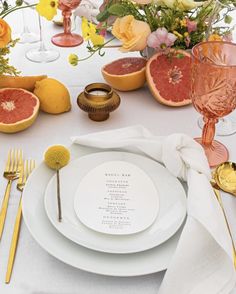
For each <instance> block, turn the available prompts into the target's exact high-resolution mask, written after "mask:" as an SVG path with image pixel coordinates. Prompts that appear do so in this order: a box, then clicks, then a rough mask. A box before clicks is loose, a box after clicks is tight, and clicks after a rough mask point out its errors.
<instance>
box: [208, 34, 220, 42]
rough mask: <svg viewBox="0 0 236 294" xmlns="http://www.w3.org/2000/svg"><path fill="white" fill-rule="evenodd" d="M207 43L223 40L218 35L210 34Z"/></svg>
mask: <svg viewBox="0 0 236 294" xmlns="http://www.w3.org/2000/svg"><path fill="white" fill-rule="evenodd" d="M208 41H223V39H222V38H221V36H219V35H218V34H211V35H210V36H209V38H208Z"/></svg>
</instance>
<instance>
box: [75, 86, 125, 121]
mask: <svg viewBox="0 0 236 294" xmlns="http://www.w3.org/2000/svg"><path fill="white" fill-rule="evenodd" d="M77 104H78V106H79V107H80V108H81V109H82V110H83V111H85V112H87V113H88V117H89V118H90V119H91V120H93V121H105V120H107V119H108V118H109V116H110V112H112V111H114V110H116V109H117V108H118V107H119V105H120V97H119V95H118V94H117V93H116V92H115V91H114V90H113V89H112V88H111V87H110V86H109V85H107V84H104V83H93V84H90V85H87V86H86V87H85V89H84V91H83V92H82V93H80V94H79V96H78V98H77Z"/></svg>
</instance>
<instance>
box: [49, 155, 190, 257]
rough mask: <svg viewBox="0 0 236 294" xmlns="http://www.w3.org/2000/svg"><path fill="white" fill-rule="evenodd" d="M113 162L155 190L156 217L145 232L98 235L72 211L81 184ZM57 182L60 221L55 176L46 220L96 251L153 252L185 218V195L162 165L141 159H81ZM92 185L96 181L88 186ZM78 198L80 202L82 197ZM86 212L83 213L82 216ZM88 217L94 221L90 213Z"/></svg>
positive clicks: (130, 156) (136, 157)
mask: <svg viewBox="0 0 236 294" xmlns="http://www.w3.org/2000/svg"><path fill="white" fill-rule="evenodd" d="M114 161H123V162H127V163H131V164H133V165H135V166H137V167H139V168H140V169H142V171H143V172H144V173H145V174H147V175H148V177H149V178H150V179H151V181H152V183H153V184H154V187H155V188H156V190H157V194H156V197H157V198H159V199H157V200H158V202H157V203H158V204H159V211H158V213H157V216H156V218H155V220H154V222H152V224H151V225H150V226H148V228H147V229H145V230H143V231H141V232H139V233H136V234H129V235H114V234H104V233H101V232H97V231H95V230H93V229H90V228H89V227H87V226H85V225H84V224H83V223H82V222H81V221H80V220H79V218H78V216H77V215H76V213H75V210H74V199H75V195H76V191H77V188H78V186H79V184H80V182H81V181H82V182H83V179H84V178H86V175H87V174H88V173H89V172H90V171H91V170H93V169H94V168H95V167H97V166H100V165H102V164H103V163H107V162H114ZM60 182H61V185H60V186H61V203H62V214H63V220H62V222H58V219H57V216H58V215H57V198H56V176H54V177H52V179H51V180H50V181H49V184H48V185H47V188H46V191H45V210H46V213H47V216H48V218H49V220H50V221H51V223H52V225H53V226H54V227H55V228H56V229H57V231H58V232H60V233H61V234H62V235H64V236H65V237H67V238H68V239H70V240H71V241H74V242H75V243H77V244H79V245H82V246H84V247H87V248H89V249H93V250H96V251H101V252H106V253H116V254H121V253H122V254H128V253H136V252H141V251H145V250H148V249H151V248H154V247H156V246H158V245H160V244H162V243H163V242H165V241H166V240H168V239H169V238H170V237H171V236H173V234H175V233H176V231H177V230H178V229H179V228H180V226H181V224H182V223H183V221H184V218H185V215H186V195H185V191H184V189H183V187H182V185H181V183H180V182H179V181H178V179H177V178H175V177H174V176H173V175H171V174H170V172H169V171H168V170H167V169H166V168H164V167H163V166H162V165H161V164H159V163H157V162H155V161H154V160H151V159H149V158H147V157H144V156H141V155H137V154H133V153H128V152H115V151H112V152H99V153H93V154H90V155H87V156H83V157H80V158H79V159H76V160H74V161H72V162H71V163H70V164H69V165H68V166H66V167H65V168H63V169H62V170H61V171H60ZM94 183H95V180H94V182H91V183H90V186H93V185H94ZM80 196H81V197H82V198H83V195H80ZM142 197H143V198H144V199H145V198H146V199H147V201H148V198H149V197H148V195H145V194H143V195H142ZM151 200H152V199H151ZM154 204H155V203H154ZM77 205H78V204H77ZM91 208H92V203H91ZM143 209H144V215H145V214H148V213H149V211H148V206H147V210H145V206H144V207H143ZM86 212H87V211H84V214H85V215H86ZM87 213H88V215H90V217H93V215H92V214H89V211H88V212H87Z"/></svg>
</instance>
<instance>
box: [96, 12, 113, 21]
mask: <svg viewBox="0 0 236 294" xmlns="http://www.w3.org/2000/svg"><path fill="white" fill-rule="evenodd" d="M110 15H111V14H110V13H109V11H108V10H107V9H105V10H103V11H102V12H100V13H99V14H98V15H97V17H96V18H97V21H99V22H103V21H106V20H107V19H108V17H109V16H110Z"/></svg>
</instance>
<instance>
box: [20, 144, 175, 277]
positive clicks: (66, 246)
mask: <svg viewBox="0 0 236 294" xmlns="http://www.w3.org/2000/svg"><path fill="white" fill-rule="evenodd" d="M70 150H71V158H72V159H75V158H78V157H79V156H83V155H86V154H89V153H92V152H98V150H97V149H93V148H88V147H82V146H79V145H76V144H73V145H72V146H71V147H70ZM53 175H54V172H53V171H52V170H50V169H49V168H47V167H46V166H45V164H44V163H41V164H40V165H39V166H38V167H37V168H36V169H35V170H34V171H33V173H32V174H31V175H30V177H29V179H28V181H27V184H26V186H25V189H24V193H23V199H22V200H23V202H22V209H23V217H24V221H25V224H26V226H27V228H28V230H29V231H30V233H31V235H32V236H33V238H34V239H35V240H36V242H37V243H38V244H39V245H40V246H41V247H42V248H43V249H44V250H45V251H47V252H48V253H49V254H51V255H52V256H54V257H55V258H57V259H59V260H60V261H62V262H64V263H66V264H68V265H70V266H73V267H75V268H78V269H81V270H84V271H88V272H92V273H96V274H102V275H108V276H120V277H130V276H141V275H146V274H151V273H155V272H159V271H163V270H165V269H166V268H167V267H168V266H169V264H170V262H171V259H172V257H173V255H174V253H175V250H176V247H177V244H178V241H179V238H180V234H181V230H178V231H177V233H176V234H175V235H173V236H172V237H171V238H170V239H168V240H167V241H166V242H165V243H163V244H161V245H160V246H157V247H155V248H153V249H151V250H147V251H143V252H139V253H134V254H110V253H101V252H98V251H94V250H90V249H87V248H85V247H83V246H80V245H78V244H76V243H74V242H72V241H70V240H69V239H67V238H65V237H64V236H63V235H62V234H60V233H59V232H58V231H57V230H56V229H55V228H54V227H53V225H52V224H51V222H50V221H49V219H48V217H47V215H46V211H45V208H44V194H45V189H46V187H47V185H48V182H49V181H50V179H51V177H52V176H53Z"/></svg>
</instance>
